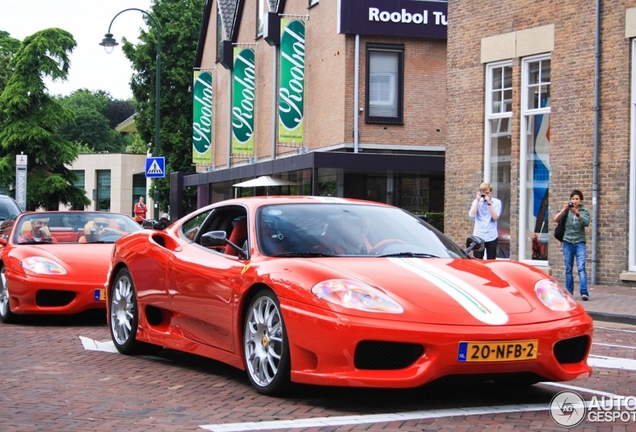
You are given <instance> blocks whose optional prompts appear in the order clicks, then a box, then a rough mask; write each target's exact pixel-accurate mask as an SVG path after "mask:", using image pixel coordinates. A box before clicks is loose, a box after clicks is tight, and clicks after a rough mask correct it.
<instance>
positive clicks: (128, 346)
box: [110, 268, 161, 355]
mask: <svg viewBox="0 0 636 432" xmlns="http://www.w3.org/2000/svg"><path fill="white" fill-rule="evenodd" d="M110 289H111V296H110V335H111V338H112V339H113V343H114V344H115V348H117V351H119V352H120V353H122V354H127V355H134V354H150V353H152V352H156V351H158V350H160V349H161V347H158V346H156V345H151V344H148V343H145V342H140V341H138V340H137V325H138V322H139V308H138V307H137V296H136V294H135V287H134V285H133V282H132V277H131V276H130V272H129V271H128V269H126V268H123V269H121V270H119V272H117V276H116V277H115V279H114V280H113V283H112V285H111V287H110Z"/></svg>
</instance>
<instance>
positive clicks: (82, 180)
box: [71, 170, 86, 210]
mask: <svg viewBox="0 0 636 432" xmlns="http://www.w3.org/2000/svg"><path fill="white" fill-rule="evenodd" d="M72 172H73V173H74V174H75V175H76V176H77V181H75V182H74V183H73V186H75V187H76V188H78V189H81V190H86V172H85V171H84V170H72ZM71 210H84V206H83V205H79V206H78V205H74V206H72V207H71Z"/></svg>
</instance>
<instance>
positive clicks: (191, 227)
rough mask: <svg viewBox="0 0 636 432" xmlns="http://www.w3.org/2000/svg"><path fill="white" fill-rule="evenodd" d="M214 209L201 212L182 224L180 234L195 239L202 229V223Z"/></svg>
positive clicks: (191, 239)
mask: <svg viewBox="0 0 636 432" xmlns="http://www.w3.org/2000/svg"><path fill="white" fill-rule="evenodd" d="M211 212H212V211H211V210H210V211H207V212H203V213H199V214H198V215H196V216H194V217H193V218H192V219H190V220H189V221H187V222H185V223H184V224H183V225H182V226H181V233H180V236H181V237H182V238H185V239H187V240H190V241H194V239H195V237H196V236H197V234H198V233H199V231H200V230H201V225H203V222H204V221H205V220H206V219H207V217H208V216H209V215H210V213H211Z"/></svg>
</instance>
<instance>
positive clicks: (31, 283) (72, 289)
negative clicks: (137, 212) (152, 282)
mask: <svg viewBox="0 0 636 432" xmlns="http://www.w3.org/2000/svg"><path fill="white" fill-rule="evenodd" d="M42 218H44V219H48V222H47V223H48V225H47V226H48V229H49V231H50V237H51V238H52V239H54V240H52V241H51V242H50V243H47V242H42V243H26V242H25V240H24V239H25V237H20V236H21V235H24V234H26V233H27V232H28V231H29V230H30V226H31V223H32V221H34V220H39V219H42ZM95 218H103V219H104V220H108V221H109V223H110V224H112V227H113V231H112V233H111V236H110V237H109V238H107V237H101V241H98V240H99V239H97V238H95V239H94V241H90V240H89V241H86V237H89V236H90V228H91V227H92V224H93V221H94V220H95ZM115 229H116V230H117V231H118V232H119V233H117V234H115ZM141 229H142V228H141V227H140V226H139V224H137V223H135V222H134V221H133V220H132V218H130V217H128V216H126V215H123V214H117V213H109V212H84V211H68V212H65V211H53V212H30V213H22V214H21V215H19V216H18V217H17V218H16V219H15V220H11V221H6V222H5V223H3V225H2V226H0V248H1V249H0V320H2V321H3V322H11V321H14V320H15V319H16V317H17V316H18V315H27V314H60V315H69V314H77V313H80V312H84V311H87V310H90V309H104V310H105V308H106V303H105V285H106V279H107V274H108V269H109V266H110V258H111V254H112V250H113V243H114V240H116V239H117V238H120V237H121V236H122V235H125V234H127V233H128V232H133V231H139V230H141Z"/></svg>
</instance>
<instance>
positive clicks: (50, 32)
mask: <svg viewBox="0 0 636 432" xmlns="http://www.w3.org/2000/svg"><path fill="white" fill-rule="evenodd" d="M75 46H76V42H75V39H74V38H73V35H71V34H70V33H68V32H67V31H65V30H62V29H58V28H50V29H46V30H41V31H39V32H37V33H34V34H33V35H31V36H29V37H27V38H25V39H24V41H23V42H22V44H21V45H20V48H18V50H17V52H16V53H15V56H14V57H13V59H12V60H11V62H10V63H9V68H11V69H12V70H13V74H12V75H11V78H9V81H8V82H7V86H6V88H5V89H4V91H3V92H2V94H1V95H0V184H4V185H8V184H14V182H15V155H17V154H21V153H23V154H25V155H27V156H28V157H29V166H28V171H27V179H28V180H27V205H26V206H27V209H29V210H35V209H36V208H38V207H43V208H45V209H57V208H58V207H59V204H60V203H63V204H67V205H73V206H75V207H81V206H84V205H88V204H89V203H90V201H89V199H88V198H87V197H86V195H85V192H84V190H82V189H79V188H76V187H74V186H73V184H74V182H76V181H77V180H78V178H77V176H76V175H75V173H73V172H71V171H70V170H69V169H68V168H67V167H66V165H67V164H71V163H72V162H73V161H74V160H75V159H76V158H77V147H76V146H75V145H74V144H73V143H70V142H68V141H65V140H63V139H61V138H60V137H59V136H58V135H56V133H55V132H56V131H57V130H58V128H59V127H60V126H61V125H62V124H64V123H66V122H68V121H70V120H71V119H72V116H73V114H72V112H71V111H69V110H68V109H66V108H64V107H63V106H61V105H60V104H59V103H58V102H57V101H56V100H55V99H54V98H53V97H52V96H50V95H49V94H48V93H47V92H46V86H45V84H44V82H43V77H45V76H48V77H49V78H50V79H52V80H53V81H55V80H58V79H62V80H64V79H66V78H67V76H68V70H69V67H70V62H69V54H70V53H71V52H72V51H73V49H74V48H75Z"/></svg>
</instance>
